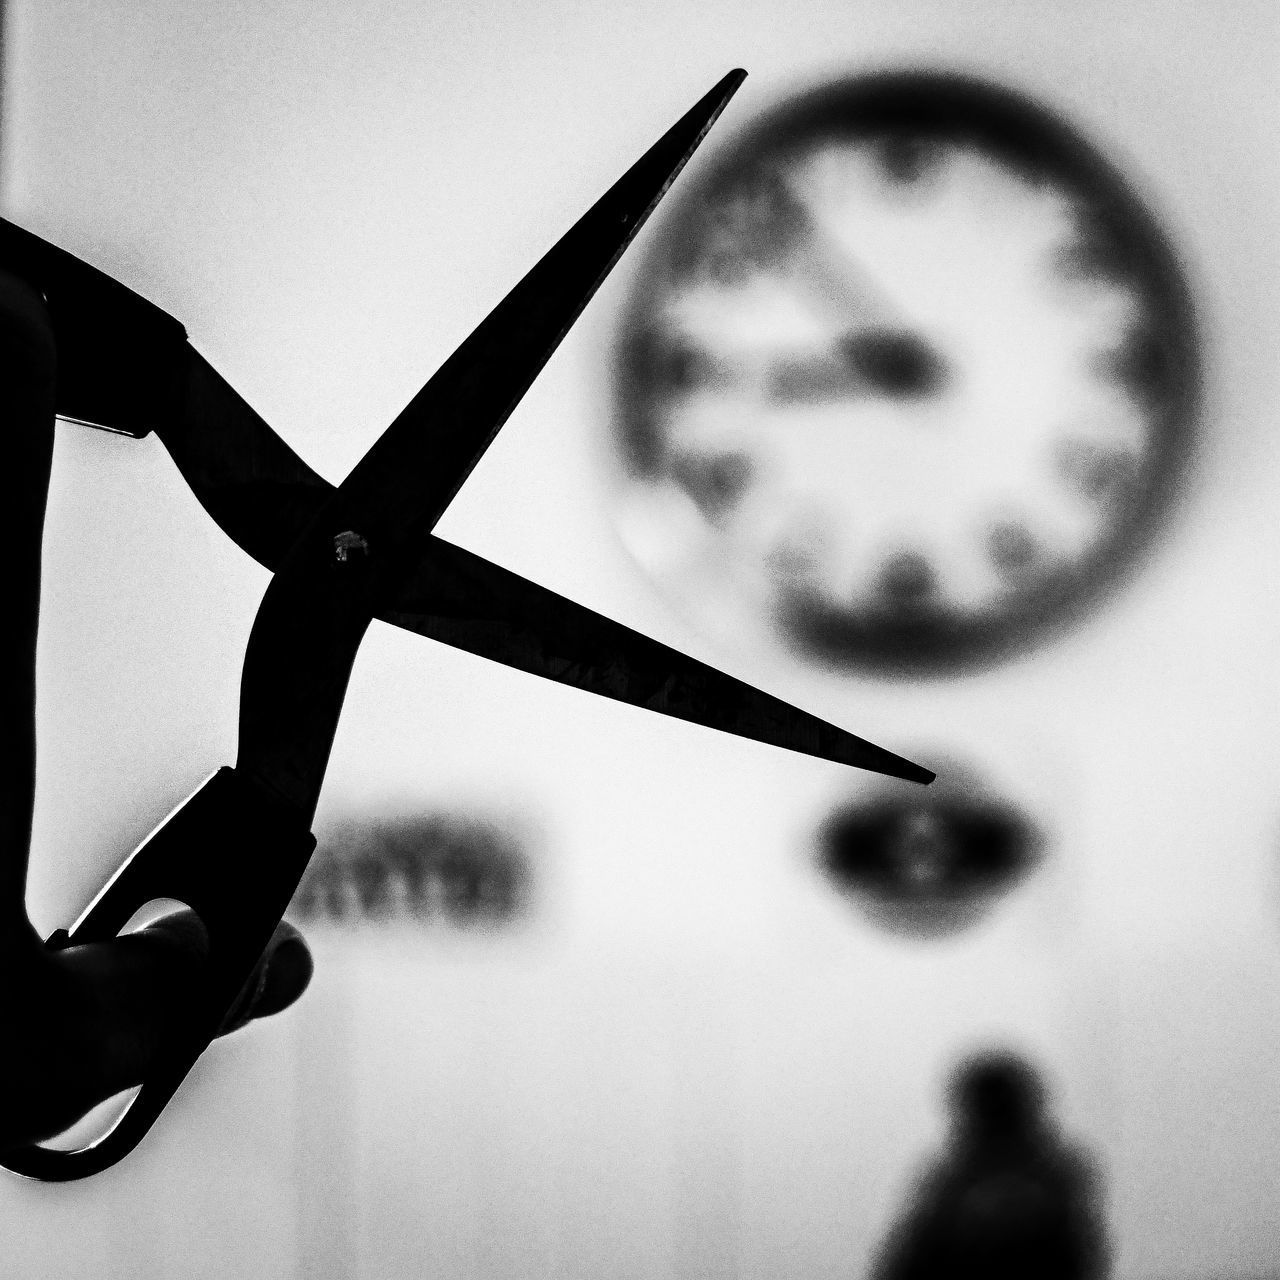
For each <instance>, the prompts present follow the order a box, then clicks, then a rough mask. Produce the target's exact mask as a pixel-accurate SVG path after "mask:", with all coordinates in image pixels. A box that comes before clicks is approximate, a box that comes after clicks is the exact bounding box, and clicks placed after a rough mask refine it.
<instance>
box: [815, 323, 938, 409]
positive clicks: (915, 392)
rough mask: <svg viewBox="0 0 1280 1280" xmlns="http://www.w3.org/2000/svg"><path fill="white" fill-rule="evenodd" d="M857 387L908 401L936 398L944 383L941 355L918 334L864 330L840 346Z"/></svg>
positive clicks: (886, 330) (846, 339)
mask: <svg viewBox="0 0 1280 1280" xmlns="http://www.w3.org/2000/svg"><path fill="white" fill-rule="evenodd" d="M840 348H841V350H842V351H843V353H844V357H845V359H846V360H847V361H848V362H849V364H850V365H851V366H852V368H853V369H854V370H855V371H856V372H857V375H858V380H859V382H860V384H861V385H863V386H864V387H868V388H870V389H871V390H873V391H879V392H881V393H883V394H886V395H890V396H896V397H899V398H903V399H905V398H908V397H911V396H931V395H937V394H938V392H939V391H940V390H941V389H942V386H943V383H944V382H945V380H946V374H947V369H946V365H945V363H944V362H943V359H942V356H941V354H940V353H939V352H938V351H937V350H935V348H934V347H932V346H930V344H929V343H927V342H926V341H925V340H924V339H923V338H921V337H920V336H919V335H918V334H914V333H909V332H906V331H903V332H894V331H892V330H888V329H868V330H866V331H865V332H862V333H854V334H850V335H849V336H848V337H847V338H845V339H844V340H843V341H842V342H841V343H840Z"/></svg>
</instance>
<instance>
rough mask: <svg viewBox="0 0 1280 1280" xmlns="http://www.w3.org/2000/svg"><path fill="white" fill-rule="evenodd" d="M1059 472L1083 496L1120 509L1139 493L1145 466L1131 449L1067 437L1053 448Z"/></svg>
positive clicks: (1105, 505) (1104, 505)
mask: <svg viewBox="0 0 1280 1280" xmlns="http://www.w3.org/2000/svg"><path fill="white" fill-rule="evenodd" d="M1054 462H1055V465H1056V468H1057V470H1058V473H1059V475H1061V476H1062V477H1063V479H1064V480H1066V481H1067V483H1068V485H1069V487H1070V488H1071V489H1072V490H1073V491H1074V492H1075V493H1077V494H1079V495H1080V496H1081V497H1084V498H1088V499H1089V500H1090V501H1092V502H1096V503H1098V504H1099V505H1100V506H1103V507H1106V508H1107V509H1109V510H1118V509H1120V508H1123V507H1124V506H1126V505H1128V504H1129V503H1131V502H1133V501H1134V500H1135V499H1136V498H1137V496H1138V488H1139V485H1140V482H1141V475H1142V468H1141V464H1140V462H1139V460H1138V457H1137V456H1136V455H1135V454H1134V453H1133V452H1131V451H1130V450H1128V449H1117V448H1114V447H1112V446H1109V445H1106V444H1101V443H1099V442H1097V441H1094V440H1064V441H1062V442H1061V443H1060V444H1058V446H1057V447H1056V448H1055V450H1054Z"/></svg>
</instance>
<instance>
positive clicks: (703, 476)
mask: <svg viewBox="0 0 1280 1280" xmlns="http://www.w3.org/2000/svg"><path fill="white" fill-rule="evenodd" d="M671 470H672V475H673V476H674V477H675V479H676V481H677V482H678V483H679V485H680V487H681V488H682V489H683V490H684V491H685V492H686V493H687V494H688V495H689V497H691V498H692V499H693V501H694V502H695V503H696V504H697V506H698V509H699V510H700V511H701V512H702V514H703V515H704V516H706V517H707V518H708V519H714V518H715V517H716V516H720V515H725V514H727V513H728V512H729V511H731V510H732V509H733V508H734V507H736V506H737V505H738V503H739V502H740V501H741V499H742V495H743V494H744V493H745V492H746V489H747V486H748V485H749V484H750V483H751V473H752V470H753V464H752V462H751V459H750V458H748V457H747V456H746V455H745V454H741V453H691V452H685V453H682V454H681V455H680V456H679V457H678V458H676V459H675V460H674V461H673V463H672V468H671Z"/></svg>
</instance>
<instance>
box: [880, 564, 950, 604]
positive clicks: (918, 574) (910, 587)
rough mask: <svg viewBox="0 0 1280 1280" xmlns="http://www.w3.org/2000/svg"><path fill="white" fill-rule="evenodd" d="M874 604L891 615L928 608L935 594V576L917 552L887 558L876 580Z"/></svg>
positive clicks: (936, 576)
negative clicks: (890, 611) (876, 596)
mask: <svg viewBox="0 0 1280 1280" xmlns="http://www.w3.org/2000/svg"><path fill="white" fill-rule="evenodd" d="M876 586H877V588H878V590H879V596H878V601H877V603H879V604H880V605H881V606H882V607H888V608H889V609H891V610H892V611H894V612H913V611H916V610H919V609H921V608H925V607H932V606H933V604H934V602H935V599H936V596H937V592H938V575H937V572H936V571H935V569H934V567H933V565H932V564H930V563H929V560H928V558H927V557H925V556H924V555H922V554H921V553H920V552H918V551H900V552H897V553H896V554H895V555H892V556H890V557H889V558H888V559H887V560H886V561H885V562H884V564H883V565H882V566H881V567H880V572H879V574H878V575H877V577H876Z"/></svg>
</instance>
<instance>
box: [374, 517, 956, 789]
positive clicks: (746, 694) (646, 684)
mask: <svg viewBox="0 0 1280 1280" xmlns="http://www.w3.org/2000/svg"><path fill="white" fill-rule="evenodd" d="M425 551H426V554H425V555H424V556H423V558H422V560H421V561H420V563H419V568H418V572H417V573H416V574H415V575H414V577H413V578H412V579H410V580H409V581H408V582H406V583H405V584H404V586H403V587H402V589H401V592H400V596H399V599H398V600H397V603H396V606H395V607H394V608H393V609H391V610H386V611H382V612H381V613H380V615H379V616H380V617H382V618H384V619H385V620H386V621H388V622H391V623H394V624H395V625H396V626H400V627H405V628H406V629H408V630H410V631H417V632H419V633H420V634H422V635H427V636H431V637H432V638H433V639H436V640H442V641H444V643H445V644H449V645H453V646H454V647H455V648H459V649H465V650H467V651H468V652H470V653H475V654H478V655H480V656H481V657H485V658H491V659H493V660H494V661H497V662H501V663H502V664H504V665H505V666H508V667H515V668H517V669H519V670H521V671H528V672H531V673H532V674H534V675H539V676H544V677H546V678H547V679H550V680H555V681H558V682H559V683H560V684H566V685H572V686H573V687H575V688H578V689H584V690H586V691H587V692H589V693H596V694H600V695H601V696H603V697H606V698H613V699H615V700H617V701H619V702H628V703H630V704H631V705H632V706H636V707H642V708H644V709H645V710H648V711H657V712H659V713H661V714H662V715H667V716H674V717H676V718H677V719H680V720H688V721H691V722H692V723H694V724H701V725H706V726H707V727H708V728H711V729H720V730H723V731H724V732H726V733H732V734H736V735H737V736H739V737H742V738H752V739H754V740H755V741H757V742H765V743H769V744H770V745H772V746H775V747H785V748H786V749H787V750H790V751H801V752H804V753H805V754H807V755H811V756H818V757H821V758H822V759H824V760H834V761H836V762H837V763H839V764H847V765H853V766H855V767H856V768H859V769H870V770H873V771H874V772H876V773H885V774H889V775H890V776H891V777H896V778H906V779H908V780H910V781H912V782H931V781H932V780H933V776H934V775H933V774H932V773H931V772H930V771H929V770H927V769H922V768H921V767H920V766H919V765H916V764H913V763H912V762H911V761H909V760H904V759H903V758H902V757H901V756H897V755H894V754H893V753H892V752H890V751H886V750H884V748H882V747H878V746H876V745H875V744H874V743H870V742H867V741H865V740H864V739H862V738H859V737H856V736H855V735H854V734H852V733H848V732H846V731H845V730H843V729H840V728H837V727H836V726H835V725H833V724H829V723H827V722H826V721H825V720H820V719H819V718H818V717H817V716H814V715H811V714H809V713H808V712H807V711H802V710H800V709H799V708H798V707H794V706H791V705H790V704H789V703H786V702H783V701H782V700H781V699H780V698H775V697H773V696H772V695H771V694H768V693H764V692H762V691H761V690H759V689H756V688H754V687H752V686H751V685H749V684H746V683H745V682H744V681H741V680H738V679H735V678H734V677H733V676H730V675H726V674H725V673H724V672H722V671H718V670H716V668H714V667H712V666H709V665H707V664H706V663H704V662H699V661H698V660H697V659H696V658H691V657H689V656H688V655H686V654H683V653H681V652H680V651H679V650H677V649H672V648H671V647H670V646H668V645H665V644H662V643H661V642H660V641H658V640H654V639H652V638H651V637H649V636H646V635H643V634H641V633H640V632H638V631H634V630H632V629H631V628H630V627H625V626H623V625H622V623H620V622H614V621H613V620H612V619H611V618H606V617H605V616H604V615H603V614H600V613H596V612H594V611H593V610H591V609H588V608H586V607H585V606H583V605H580V604H577V603H575V602H574V601H572V600H569V599H567V598H566V597H564V596H561V595H558V594H556V593H555V592H554V591H551V590H549V589H548V588H546V587H543V586H539V585H538V584H537V583H535V582H530V581H528V579H526V578H522V577H520V576H519V575H518V574H515V573H512V572H511V571H510V570H509V569H504V568H502V567H501V566H499V565H496V564H492V563H491V562H489V561H488V560H485V559H482V558H481V557H480V556H477V555H474V554H473V553H472V552H470V551H465V550H463V549H462V548H461V547H456V546H454V545H452V544H451V543H448V542H445V541H444V540H443V539H441V538H436V537H432V538H431V539H430V540H429V543H428V546H427V547H426V549H425ZM415 596H416V597H417V598H416V599H415Z"/></svg>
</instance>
